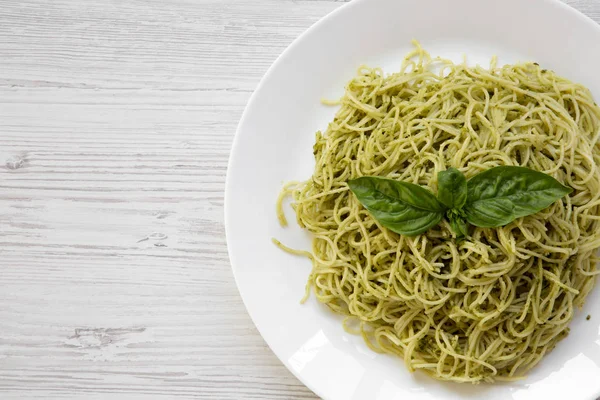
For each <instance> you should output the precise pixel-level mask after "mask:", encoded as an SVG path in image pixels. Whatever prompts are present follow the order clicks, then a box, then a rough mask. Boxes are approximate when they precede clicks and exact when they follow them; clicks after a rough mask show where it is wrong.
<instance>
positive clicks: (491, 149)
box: [274, 42, 600, 383]
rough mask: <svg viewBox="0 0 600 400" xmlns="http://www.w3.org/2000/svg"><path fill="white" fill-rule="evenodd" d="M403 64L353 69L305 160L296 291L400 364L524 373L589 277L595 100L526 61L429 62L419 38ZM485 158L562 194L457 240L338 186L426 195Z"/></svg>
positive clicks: (555, 338)
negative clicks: (453, 171)
mask: <svg viewBox="0 0 600 400" xmlns="http://www.w3.org/2000/svg"><path fill="white" fill-rule="evenodd" d="M415 45H416V49H415V50H414V51H412V52H411V53H409V54H408V55H407V56H406V58H405V59H404V61H403V63H402V65H401V68H400V72H397V73H394V74H391V75H387V76H386V75H384V73H383V72H382V71H381V69H378V68H368V67H361V68H360V69H359V71H358V75H357V76H356V77H355V78H354V79H352V80H351V81H350V82H349V83H348V84H347V87H346V91H345V94H344V96H343V97H342V98H341V100H340V101H339V103H337V104H338V105H339V111H338V112H337V114H336V115H335V118H334V120H333V121H332V122H331V123H329V125H328V127H327V129H326V130H325V131H324V132H317V133H316V139H315V144H314V157H315V164H316V165H315V168H314V173H313V175H312V177H311V178H310V179H308V180H307V181H305V182H294V183H290V184H287V185H286V186H285V187H284V188H283V190H282V193H281V195H280V197H279V199H278V202H277V204H278V205H277V212H278V217H279V219H280V222H281V223H282V224H283V225H285V224H286V220H285V216H284V214H283V209H282V207H283V206H282V201H283V199H284V198H285V197H286V196H291V197H292V207H293V209H294V211H295V214H296V218H297V222H298V224H299V225H300V226H301V227H302V228H304V229H306V230H308V231H309V232H311V233H312V235H313V243H312V251H310V252H302V251H293V250H291V249H288V248H287V247H285V246H284V245H283V244H281V243H279V242H278V241H277V240H274V241H275V243H276V244H278V245H279V246H280V247H282V248H284V249H287V250H289V251H293V252H296V253H298V254H303V255H306V256H308V257H309V258H310V259H311V260H312V263H313V269H312V272H311V273H310V277H309V279H308V283H307V293H306V296H309V294H310V293H314V295H315V296H316V298H317V299H318V301H319V302H321V303H323V304H325V305H327V306H328V307H329V308H330V309H331V310H333V311H334V312H336V313H338V314H343V315H344V316H346V319H345V320H344V326H345V328H346V329H347V330H349V331H351V332H353V333H357V334H360V335H362V336H363V338H364V340H365V342H366V343H367V344H368V346H369V347H370V348H371V349H372V350H374V351H377V352H381V353H390V354H394V355H397V356H398V357H401V358H403V359H404V362H405V363H406V365H407V367H408V369H409V370H410V371H415V370H422V371H424V372H426V373H428V374H429V375H431V376H433V377H435V378H438V379H442V380H451V381H457V382H473V383H477V382H493V381H501V380H513V379H518V378H521V377H523V376H524V375H525V374H526V373H527V371H528V370H530V369H531V368H532V367H534V366H535V365H536V364H537V363H538V362H539V361H540V360H541V359H542V358H543V357H544V355H545V354H547V353H548V352H549V351H550V350H552V349H553V348H554V347H555V346H556V344H557V343H558V342H559V341H560V340H561V339H562V338H564V337H565V336H566V335H567V334H568V331H569V328H568V326H569V322H570V321H571V320H572V318H573V315H574V313H575V311H576V309H577V308H578V307H580V306H582V305H583V303H584V301H585V298H586V296H587V294H588V293H589V292H590V290H591V289H592V288H593V286H594V282H595V275H596V274H598V273H599V271H598V270H597V269H596V261H597V257H596V250H597V249H598V248H599V247H600V230H599V229H600V169H599V168H598V165H599V164H600V144H598V138H599V134H600V108H599V107H598V106H597V105H596V104H595V103H594V100H593V98H592V95H591V93H590V92H589V90H588V89H586V88H585V87H583V86H581V85H579V84H576V83H573V82H570V81H569V80H567V79H565V78H562V77H560V76H557V75H556V74H555V73H553V72H552V71H548V70H545V69H542V68H541V67H540V66H538V65H537V64H534V63H526V64H518V65H505V66H502V67H499V66H497V65H496V61H495V60H492V63H491V65H490V67H489V68H483V67H480V66H475V67H469V66H467V65H466V63H463V64H454V63H452V62H451V61H448V60H443V59H439V58H436V59H433V58H432V57H431V56H430V55H429V54H428V53H427V52H426V51H424V50H423V49H422V48H421V47H420V46H419V45H418V43H416V42H415ZM496 166H524V167H528V168H531V169H534V170H537V171H541V172H544V173H546V174H548V175H551V176H552V177H553V178H555V179H556V180H558V181H559V182H561V183H563V184H565V185H568V186H570V187H571V188H573V189H574V190H573V192H572V193H571V194H570V195H568V196H566V197H564V198H563V199H561V200H559V201H557V202H555V203H554V204H553V205H551V206H550V207H549V208H547V209H545V210H543V211H542V212H539V213H537V214H534V215H531V216H527V217H522V218H518V219H516V220H515V221H513V222H511V223H510V224H508V225H506V226H503V227H500V228H474V229H473V231H472V232H471V234H470V235H469V236H468V237H467V238H466V239H465V240H462V241H458V240H454V233H453V231H452V230H451V229H450V226H449V224H448V222H446V221H444V222H442V223H441V224H439V225H438V226H436V227H434V228H432V229H430V230H429V231H427V232H425V233H423V234H421V235H418V236H415V237H406V236H402V235H398V234H396V233H394V232H392V231H390V230H388V229H386V228H384V227H383V226H381V225H380V224H379V223H378V222H377V221H376V220H375V219H374V218H373V217H372V216H371V215H370V214H369V212H368V211H367V210H365V208H364V207H362V206H361V204H360V203H359V202H358V200H357V199H356V198H355V197H354V196H353V195H352V193H351V192H350V190H349V188H348V184H347V182H348V180H351V179H356V178H358V177H361V176H366V175H371V176H380V177H386V178H392V179H396V180H402V181H406V182H410V183H414V184H419V185H422V186H425V187H428V188H429V189H431V190H432V191H433V192H435V191H436V189H437V173H438V172H439V171H442V170H445V169H446V168H448V167H454V168H457V169H459V170H460V171H461V172H463V173H464V174H465V175H466V177H467V178H469V177H472V176H474V175H476V174H477V173H479V172H481V171H484V170H486V169H489V168H492V167H496Z"/></svg>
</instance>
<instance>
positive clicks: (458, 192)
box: [437, 168, 467, 209]
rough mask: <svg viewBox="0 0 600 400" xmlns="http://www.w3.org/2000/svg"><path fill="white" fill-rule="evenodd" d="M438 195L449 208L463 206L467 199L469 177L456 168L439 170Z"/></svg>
mask: <svg viewBox="0 0 600 400" xmlns="http://www.w3.org/2000/svg"><path fill="white" fill-rule="evenodd" d="M437 197H438V200H439V201H440V202H441V203H442V204H443V205H445V206H446V207H448V208H454V209H459V208H461V207H462V206H464V205H465V203H466V201H467V178H465V176H464V175H463V173H462V172H460V171H459V170H457V169H456V168H448V169H447V170H445V171H441V172H439V173H438V194H437Z"/></svg>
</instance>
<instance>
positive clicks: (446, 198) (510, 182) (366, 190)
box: [348, 166, 573, 239]
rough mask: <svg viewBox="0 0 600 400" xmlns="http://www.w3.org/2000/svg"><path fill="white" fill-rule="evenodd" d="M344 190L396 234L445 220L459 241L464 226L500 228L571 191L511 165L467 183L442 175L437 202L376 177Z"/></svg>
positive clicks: (453, 173)
mask: <svg viewBox="0 0 600 400" xmlns="http://www.w3.org/2000/svg"><path fill="white" fill-rule="evenodd" d="M348 186H349V187H350V189H351V190H352V192H353V193H354V194H355V195H356V197H357V199H358V200H359V201H360V203H361V204H362V205H363V206H364V207H365V208H366V209H367V210H368V211H369V213H370V214H371V215H372V216H373V217H374V218H375V219H376V220H377V221H379V223H381V225H383V226H385V227H386V228H388V229H390V230H392V231H394V232H396V233H399V234H401V235H405V236H415V235H419V234H421V233H423V232H425V231H427V230H428V229H430V228H432V227H434V226H435V225H437V224H439V223H440V221H441V220H442V219H443V218H444V216H445V217H446V218H447V219H448V222H449V223H450V226H451V228H452V230H453V231H454V233H455V234H456V237H457V239H462V238H464V237H465V236H467V235H468V224H471V225H474V226H478V227H481V228H495V227H499V226H504V225H507V224H509V223H510V222H512V221H514V220H515V219H517V218H520V217H525V216H527V215H532V214H535V213H537V212H539V211H541V210H543V209H544V208H546V207H548V206H549V205H551V204H552V203H554V202H555V201H557V200H559V199H561V198H562V197H564V196H566V195H568V194H569V193H571V192H572V191H573V189H571V188H570V187H567V186H564V185H562V184H561V183H560V182H558V181H557V180H556V179H554V178H552V177H551V176H550V175H547V174H544V173H542V172H538V171H534V170H532V169H529V168H524V167H511V166H506V167H495V168H491V169H489V170H487V171H484V172H482V173H480V174H478V175H476V176H474V177H473V178H471V179H469V181H467V179H466V178H465V176H464V175H463V173H462V172H460V171H459V170H457V169H456V168H449V169H447V170H446V171H441V172H440V173H439V174H438V193H437V198H436V197H435V196H434V195H433V194H432V193H431V192H430V191H429V190H427V189H425V188H423V187H421V186H419V185H415V184H412V183H408V182H401V181H396V180H393V179H387V178H380V177H375V176H363V177H361V178H358V179H354V180H351V181H349V182H348ZM467 223H468V224H467Z"/></svg>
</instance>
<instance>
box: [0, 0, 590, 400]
mask: <svg viewBox="0 0 600 400" xmlns="http://www.w3.org/2000/svg"><path fill="white" fill-rule="evenodd" d="M341 3H342V1H334V0H320V1H319V0H246V1H244V0H202V1H192V0H164V1H163V0H143V1H142V0H135V1H119V0H102V1H95V2H86V1H81V0H55V1H52V2H49V1H43V0H39V1H32V0H27V1H23V0H1V1H0V399H10V398H15V399H16V398H19V399H23V398H39V399H68V398H77V399H113V398H115V399H116V398H123V399H142V398H143V399H149V398H152V399H154V398H156V399H173V398H177V399H180V398H181V399H185V398H199V399H235V400H239V399H250V398H253V399H286V400H287V399H313V398H315V396H314V395H313V394H312V393H311V392H310V391H309V390H308V389H306V388H305V387H304V385H302V384H301V383H300V382H298V381H297V380H296V379H295V378H294V377H293V376H292V375H291V374H290V373H289V372H288V371H287V370H286V369H285V367H284V366H283V365H282V364H281V363H280V362H279V361H278V360H277V359H276V358H275V356H274V355H273V354H272V353H271V351H270V350H269V349H268V347H267V345H266V344H265V343H264V341H263V340H262V338H261V337H260V336H259V334H258V332H257V331H256V329H255V328H254V326H253V324H252V322H251V321H250V318H249V317H248V315H247V313H246V310H245V309H244V306H243V304H242V301H241V299H240V297H239V295H238V292H237V290H236V286H235V283H234V281H233V276H232V274H231V270H230V266H229V260H228V257H227V249H226V243H225V235H224V228H223V189H224V181H225V174H226V165H227V159H228V156H229V149H230V145H231V142H232V139H233V135H234V132H235V128H236V125H237V123H238V120H239V118H240V116H241V113H242V111H243V108H244V105H245V104H246V102H247V100H248V98H249V96H250V94H251V93H252V90H253V89H254V88H255V86H256V85H257V83H258V81H259V80H260V78H261V76H262V75H263V73H264V72H265V71H266V69H267V68H268V66H269V65H270V64H271V63H272V62H273V60H274V59H275V58H276V57H277V55H279V53H281V51H283V49H284V48H285V47H286V46H287V45H288V44H289V43H290V42H291V41H292V40H293V39H294V38H295V37H297V36H298V35H299V34H300V33H301V32H303V31H304V30H305V29H306V28H307V27H308V26H310V25H311V24H312V23H314V22H315V21H316V20H318V19H319V18H320V17H322V16H323V15H325V14H327V13H328V12H330V11H332V10H333V9H335V8H337V7H338V6H340V5H341ZM569 3H570V4H572V5H573V6H575V7H576V8H579V9H580V10H582V11H584V12H585V13H587V14H588V15H590V16H591V17H592V18H594V19H595V20H596V21H600V0H570V1H569Z"/></svg>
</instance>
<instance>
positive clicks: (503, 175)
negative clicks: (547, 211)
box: [464, 167, 573, 228]
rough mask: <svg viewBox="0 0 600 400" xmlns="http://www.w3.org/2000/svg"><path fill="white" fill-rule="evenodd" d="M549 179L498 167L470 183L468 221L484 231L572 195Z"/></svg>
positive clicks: (518, 169) (475, 177)
mask: <svg viewBox="0 0 600 400" xmlns="http://www.w3.org/2000/svg"><path fill="white" fill-rule="evenodd" d="M572 191H573V189H571V188H569V187H566V186H563V185H562V184H560V182H558V181H557V180H556V179H554V178H552V177H551V176H550V175H546V174H544V173H542V172H538V171H534V170H532V169H529V168H524V167H495V168H491V169H489V170H487V171H485V172H482V173H480V174H479V175H476V176H474V177H473V178H471V179H470V180H469V181H468V182H467V199H468V200H467V204H466V205H465V208H464V212H465V214H466V217H467V221H468V222H469V223H471V224H473V225H475V226H479V227H482V228H495V227H498V226H503V225H506V224H508V223H510V222H512V221H514V220H515V219H516V218H519V217H525V216H527V215H531V214H535V213H536V212H539V211H541V210H543V209H544V208H546V207H548V206H549V205H550V204H552V203H554V202H555V201H556V200H558V199H560V198H562V197H563V196H565V195H567V194H569V193H571V192H572Z"/></svg>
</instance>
